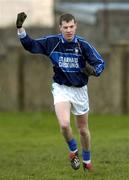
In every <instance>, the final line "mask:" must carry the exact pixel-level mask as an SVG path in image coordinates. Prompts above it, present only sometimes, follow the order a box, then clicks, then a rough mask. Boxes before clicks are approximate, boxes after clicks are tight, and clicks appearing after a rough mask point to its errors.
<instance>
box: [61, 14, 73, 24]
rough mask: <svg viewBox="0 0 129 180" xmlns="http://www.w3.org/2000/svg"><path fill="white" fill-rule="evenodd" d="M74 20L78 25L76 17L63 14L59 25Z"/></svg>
mask: <svg viewBox="0 0 129 180" xmlns="http://www.w3.org/2000/svg"><path fill="white" fill-rule="evenodd" d="M72 20H74V22H75V23H76V19H75V17H74V15H72V14H68V13H66V14H62V15H61V16H60V19H59V24H60V25H61V24H62V21H66V22H69V21H72Z"/></svg>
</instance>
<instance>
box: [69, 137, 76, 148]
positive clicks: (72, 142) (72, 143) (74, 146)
mask: <svg viewBox="0 0 129 180" xmlns="http://www.w3.org/2000/svg"><path fill="white" fill-rule="evenodd" d="M68 146H69V149H70V151H75V150H77V143H76V141H75V139H71V140H70V141H68Z"/></svg>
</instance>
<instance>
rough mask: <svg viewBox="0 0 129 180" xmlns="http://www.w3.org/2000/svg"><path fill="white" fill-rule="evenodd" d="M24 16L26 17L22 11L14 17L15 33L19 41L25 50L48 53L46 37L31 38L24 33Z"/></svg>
mask: <svg viewBox="0 0 129 180" xmlns="http://www.w3.org/2000/svg"><path fill="white" fill-rule="evenodd" d="M26 18H27V15H26V14H25V13H24V12H21V13H19V14H18V15H17V19H16V27H17V34H18V36H19V38H20V41H21V43H22V45H23V47H24V48H25V49H26V50H27V51H29V52H31V53H34V54H45V55H48V53H47V39H46V38H40V39H32V38H30V37H29V35H28V34H27V33H26V31H25V28H23V27H22V26H23V23H24V21H25V19H26Z"/></svg>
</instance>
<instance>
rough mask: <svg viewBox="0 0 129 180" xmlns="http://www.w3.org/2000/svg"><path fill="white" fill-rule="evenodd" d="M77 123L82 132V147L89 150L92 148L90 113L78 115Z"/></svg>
mask: <svg viewBox="0 0 129 180" xmlns="http://www.w3.org/2000/svg"><path fill="white" fill-rule="evenodd" d="M76 123H77V128H78V130H79V133H80V140H81V145H82V149H84V150H86V151H89V150H90V148H91V142H90V141H91V137H90V131H89V127H88V113H86V114H84V115H78V116H76Z"/></svg>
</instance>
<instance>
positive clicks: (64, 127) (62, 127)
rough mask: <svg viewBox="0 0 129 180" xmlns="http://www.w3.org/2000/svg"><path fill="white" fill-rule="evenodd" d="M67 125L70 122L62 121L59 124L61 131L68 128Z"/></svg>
mask: <svg viewBox="0 0 129 180" xmlns="http://www.w3.org/2000/svg"><path fill="white" fill-rule="evenodd" d="M69 127H70V124H69V123H68V122H64V123H62V124H61V129H62V131H66V130H68V129H69Z"/></svg>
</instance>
